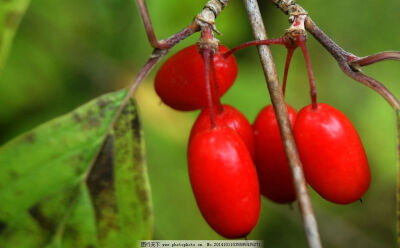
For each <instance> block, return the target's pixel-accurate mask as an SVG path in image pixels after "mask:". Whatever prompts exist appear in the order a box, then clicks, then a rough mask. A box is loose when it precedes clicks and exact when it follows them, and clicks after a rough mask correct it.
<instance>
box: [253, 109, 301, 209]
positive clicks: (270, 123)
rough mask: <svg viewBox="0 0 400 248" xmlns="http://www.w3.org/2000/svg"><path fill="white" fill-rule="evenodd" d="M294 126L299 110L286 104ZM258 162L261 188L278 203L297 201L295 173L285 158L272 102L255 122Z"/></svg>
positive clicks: (269, 197) (262, 191)
mask: <svg viewBox="0 0 400 248" xmlns="http://www.w3.org/2000/svg"><path fill="white" fill-rule="evenodd" d="M287 109H288V112H289V119H290V123H291V124H292V127H293V126H294V123H295V119H296V110H295V109H293V108H292V107H290V106H287ZM253 128H254V140H255V164H256V167H257V173H258V178H259V181H260V191H261V194H263V195H264V196H265V197H267V198H268V199H270V200H272V201H274V202H277V203H290V202H293V201H295V200H296V192H295V189H294V186H293V179H292V174H291V172H290V168H289V164H288V161H287V158H286V154H285V150H284V147H283V143H282V139H281V135H280V133H279V127H278V122H277V120H276V117H275V111H274V108H273V107H272V105H268V106H266V107H265V108H263V109H262V110H261V111H260V113H259V114H258V116H257V118H256V120H255V121H254V125H253Z"/></svg>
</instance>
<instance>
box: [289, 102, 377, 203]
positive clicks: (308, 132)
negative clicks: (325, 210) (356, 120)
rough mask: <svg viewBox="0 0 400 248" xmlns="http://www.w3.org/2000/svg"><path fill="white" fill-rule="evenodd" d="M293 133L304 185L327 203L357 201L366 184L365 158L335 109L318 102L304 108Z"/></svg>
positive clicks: (351, 130)
mask: <svg viewBox="0 0 400 248" xmlns="http://www.w3.org/2000/svg"><path fill="white" fill-rule="evenodd" d="M294 133H295V137H296V143H297V147H298V150H299V153H300V158H301V161H302V163H303V168H304V174H305V176H306V179H307V181H308V183H309V184H310V185H311V186H312V187H313V188H314V190H315V191H317V192H318V193H319V194H320V195H321V196H322V197H323V198H325V199H326V200H328V201H331V202H334V203H339V204H348V203H351V202H354V201H357V200H359V199H360V198H361V197H362V195H363V194H364V193H365V192H366V191H367V189H368V187H369V184H370V179H371V175H370V170H369V166H368V160H367V156H366V154H365V151H364V147H363V145H362V143H361V140H360V137H359V136H358V133H357V131H356V130H355V128H354V127H353V125H352V124H351V122H350V120H349V119H347V117H346V116H345V115H344V114H343V113H342V112H340V111H339V110H337V109H335V108H333V107H332V106H329V105H328V104H324V103H320V104H318V107H317V108H316V109H312V106H311V105H309V106H306V107H304V108H303V109H302V110H301V111H300V112H299V113H298V114H297V118H296V123H295V128H294Z"/></svg>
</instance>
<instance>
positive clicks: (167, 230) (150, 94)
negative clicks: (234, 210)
mask: <svg viewBox="0 0 400 248" xmlns="http://www.w3.org/2000/svg"><path fill="white" fill-rule="evenodd" d="M147 2H148V7H149V12H150V15H151V17H152V20H153V25H154V28H155V30H156V34H157V36H158V38H160V39H161V38H166V37H168V36H170V35H171V34H173V33H175V32H177V31H179V30H180V29H182V28H183V27H184V26H185V25H187V24H189V23H190V21H191V20H192V18H193V17H194V16H195V15H196V14H197V13H198V12H199V11H200V10H201V8H202V7H203V5H204V3H205V2H206V1H178V0H171V1H160V0H148V1H147ZM299 3H300V4H302V6H303V7H304V8H305V9H306V10H307V11H308V12H309V13H310V15H311V16H312V18H313V20H314V21H315V22H316V23H317V24H318V25H319V26H320V27H321V28H322V29H323V30H324V31H325V32H326V33H327V34H328V35H330V36H331V37H333V38H334V40H335V41H337V42H338V43H339V44H340V45H341V46H342V47H343V48H345V49H346V50H348V51H351V52H353V53H354V54H357V55H359V56H365V55H368V54H372V53H375V52H378V51H383V50H400V32H399V31H398V25H399V24H400V15H398V11H397V10H399V9H400V1H398V0H385V1H375V0H352V1H345V0H340V1H318V0H308V1H299ZM0 4H1V3H0ZM260 7H261V8H262V12H263V16H264V20H265V24H266V27H267V31H268V34H269V36H270V37H278V36H281V35H282V34H283V33H284V31H285V29H286V28H288V26H289V24H288V21H287V17H286V16H285V15H284V14H283V13H282V12H281V11H280V10H278V9H277V8H275V6H274V5H273V4H271V3H270V1H260ZM217 25H218V28H219V30H220V31H221V32H222V33H223V35H222V36H218V37H217V38H218V39H220V41H221V42H222V43H223V44H225V45H227V46H228V47H233V46H236V45H238V44H240V43H242V42H245V41H248V40H251V39H252V35H251V30H250V26H249V24H248V22H247V19H246V14H245V11H244V9H243V3H242V1H231V3H230V5H229V6H228V7H227V8H226V9H225V10H224V11H223V12H222V14H221V15H220V17H219V18H218V20H217ZM198 37H199V36H198V34H195V35H193V36H192V37H190V38H189V39H187V40H185V41H183V42H182V43H180V44H179V45H178V46H176V47H175V48H173V49H172V50H171V53H170V54H169V56H170V55H171V54H173V53H174V52H176V51H178V50H179V49H182V48H183V47H185V46H188V45H190V44H193V43H194V42H196V41H197V39H198ZM308 47H309V52H310V56H311V59H312V65H313V69H314V74H315V78H316V84H317V90H318V100H319V101H321V102H326V103H329V104H331V105H333V106H335V107H336V108H338V109H340V110H341V111H342V112H344V113H345V114H346V115H347V116H348V117H349V118H350V120H351V121H352V122H353V124H354V126H355V127H356V128H357V130H358V131H359V134H360V136H361V139H362V141H363V143H364V145H365V149H366V151H367V154H368V158H369V161H370V167H371V171H372V182H371V186H370V189H369V191H368V192H367V194H366V195H365V197H364V198H363V200H364V201H363V203H362V204H360V203H358V202H356V203H354V204H351V205H346V206H341V205H335V204H331V203H329V202H326V201H325V200H323V199H321V197H319V196H318V195H317V194H316V193H315V192H313V191H312V189H310V193H311V198H312V201H313V204H314V210H315V213H316V217H317V220H318V223H319V227H320V232H321V236H322V241H323V244H324V247H393V246H395V241H396V239H395V222H396V215H395V175H396V174H395V173H396V170H395V130H394V117H393V112H392V110H391V108H390V106H389V105H388V104H387V103H386V102H385V101H384V100H383V99H382V98H381V97H380V96H379V95H378V94H376V93H375V92H373V91H372V90H370V89H369V88H367V87H365V86H362V85H360V84H359V83H357V82H354V81H353V80H351V79H350V78H348V77H346V76H345V75H344V74H343V73H342V72H341V71H340V69H339V68H338V66H337V64H336V62H335V60H334V59H333V58H332V57H331V56H330V55H329V54H328V53H327V52H326V51H325V50H324V49H323V48H322V47H321V46H320V45H319V44H318V43H317V42H316V41H315V40H314V39H313V38H312V37H310V38H309V42H308ZM151 50H152V49H151V47H150V45H149V44H148V41H147V37H146V34H145V31H144V28H143V24H142V22H141V19H140V16H139V13H138V11H137V8H136V5H135V2H134V1H133V0H131V1H123V0H87V1H78V0H69V1H54V0H35V1H32V3H31V5H30V7H29V9H28V11H27V13H26V15H25V17H24V19H23V20H22V22H21V25H20V28H19V30H18V32H17V34H16V37H15V41H14V44H13V47H12V49H11V52H10V57H9V59H8V61H7V63H6V66H5V68H4V70H3V71H2V72H1V74H0V145H1V144H4V143H6V142H7V141H8V140H10V139H12V138H13V137H15V136H17V135H18V134H20V133H23V132H25V131H27V130H29V129H31V128H33V127H34V126H36V125H38V124H40V123H43V122H45V121H47V120H50V119H52V118H54V117H56V116H59V115H61V114H64V113H67V112H69V111H71V110H72V109H74V108H76V107H77V106H79V105H81V104H83V103H85V102H87V101H88V100H90V99H92V98H94V97H96V96H98V95H101V94H104V93H106V92H110V91H113V90H117V89H120V88H123V87H124V86H126V85H128V84H129V83H130V82H131V81H132V79H133V78H134V76H135V74H136V73H137V72H138V70H139V69H140V67H141V66H142V65H143V64H144V63H145V61H146V59H147V58H148V55H149V54H150V53H151ZM272 51H273V54H274V58H275V60H276V64H277V68H278V72H279V75H282V73H283V65H284V60H285V56H286V50H285V49H284V48H283V47H273V48H272ZM236 58H237V60H238V64H239V75H238V78H237V81H236V83H235V85H234V86H233V87H232V88H231V90H230V91H229V92H228V93H227V94H226V95H225V96H224V97H223V102H224V103H229V104H232V105H234V106H235V107H237V108H238V109H239V110H241V111H243V112H244V113H245V114H246V116H247V117H248V118H249V120H250V121H251V122H252V121H253V120H254V118H255V116H256V115H257V113H258V112H259V111H260V109H261V108H262V107H263V106H265V105H266V104H269V103H270V100H269V95H268V91H267V88H266V84H265V81H264V76H263V73H262V70H261V66H260V62H259V60H258V55H257V53H256V49H255V48H249V49H246V50H244V51H240V52H238V53H237V55H236ZM158 67H159V66H157V68H158ZM157 68H156V69H155V71H156V70H157ZM363 70H364V72H365V73H367V74H368V75H371V76H373V77H375V78H376V79H378V80H380V81H382V82H384V83H385V85H386V86H387V87H388V88H389V89H390V90H391V91H392V92H393V93H394V94H395V95H397V96H398V97H400V83H399V78H400V64H398V63H396V62H383V63H380V64H377V65H373V66H370V67H368V68H364V69H363ZM155 71H154V72H152V73H151V74H150V76H149V77H148V78H147V79H146V81H145V82H144V84H143V85H142V87H141V88H140V89H139V91H138V93H137V101H138V104H139V107H140V111H141V117H142V124H143V129H144V132H145V138H146V147H147V160H148V167H149V176H150V182H151V186H152V194H153V203H154V215H155V232H154V239H221V237H220V236H219V235H217V234H216V233H215V232H214V231H213V230H212V229H211V228H209V227H208V225H207V223H206V222H205V221H204V220H203V218H202V217H201V215H200V212H199V210H198V208H197V206H196V203H195V200H194V197H193V195H192V192H191V188H190V183H189V179H188V173H187V163H186V147H187V138H188V134H189V131H190V128H191V125H192V123H193V121H194V119H195V118H196V116H197V114H198V113H197V112H190V113H182V112H177V111H174V110H171V109H169V108H168V107H166V106H165V105H163V104H162V103H161V102H160V99H159V98H158V97H157V95H155V93H154V90H153V78H154V75H155ZM288 80H289V81H288V90H287V101H288V103H289V104H291V105H292V106H293V107H295V108H297V109H300V108H302V107H303V106H305V105H307V104H309V103H310V99H309V95H308V92H309V88H308V77H307V72H306V67H305V63H304V59H303V57H302V56H301V53H300V52H299V51H297V52H296V53H295V56H294V58H293V61H292V66H291V70H290V73H289V78H288ZM249 239H262V240H264V246H265V247H306V241H305V238H304V234H303V229H302V226H301V221H300V216H299V213H298V209H297V206H295V207H294V208H293V209H291V208H290V207H289V206H286V205H276V204H274V203H271V202H270V201H268V200H266V199H263V202H262V212H261V217H260V220H259V222H258V225H257V226H256V228H255V230H254V231H253V232H252V233H251V234H250V236H249Z"/></svg>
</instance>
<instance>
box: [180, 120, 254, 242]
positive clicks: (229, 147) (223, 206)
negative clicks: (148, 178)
mask: <svg viewBox="0 0 400 248" xmlns="http://www.w3.org/2000/svg"><path fill="white" fill-rule="evenodd" d="M188 160H189V176H190V182H191V185H192V189H193V193H194V196H195V198H196V201H197V204H198V206H199V208H200V211H201V213H202V215H203V217H204V218H205V219H206V221H207V222H208V224H209V225H210V226H211V227H212V228H213V229H214V230H215V231H216V232H217V233H219V234H220V235H222V236H224V237H226V238H240V237H244V236H246V235H247V234H248V233H250V231H251V230H252V229H253V228H254V226H255V225H256V224H257V221H258V217H259V214H260V192H259V186H258V179H257V173H256V170H255V167H254V165H253V161H252V159H251V157H250V154H249V152H248V151H247V148H246V145H245V144H244V143H243V141H242V139H241V138H240V137H239V135H238V134H236V133H235V132H234V131H233V130H232V129H230V128H227V127H216V128H214V129H210V130H206V131H203V132H201V133H198V134H197V135H196V136H194V137H193V140H192V142H190V144H189V152H188Z"/></svg>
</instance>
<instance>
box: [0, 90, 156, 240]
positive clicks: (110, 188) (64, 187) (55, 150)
mask: <svg viewBox="0 0 400 248" xmlns="http://www.w3.org/2000/svg"><path fill="white" fill-rule="evenodd" d="M126 94H127V92H126V91H125V90H124V91H120V92H115V93H110V94H107V95H104V96H101V97H99V98H97V99H95V100H93V101H91V102H89V103H87V104H86V105H84V106H82V107H80V108H78V109H76V110H75V111H73V112H71V113H69V114H67V115H64V116H62V117H59V118H57V119H55V120H52V121H50V122H48V123H46V124H44V125H41V126H39V127H38V128H36V129H34V130H33V131H30V132H28V133H26V134H24V135H22V136H20V137H18V138H16V139H14V140H12V141H11V142H9V143H8V144H6V145H4V146H3V147H0V199H1V201H2V204H0V244H1V247H136V246H137V245H138V240H140V239H150V238H151V235H152V223H153V217H152V206H151V199H150V187H149V182H148V178H147V171H146V166H145V162H144V161H145V158H144V142H143V138H142V132H141V129H140V123H139V119H138V114H137V112H136V107H135V103H134V101H133V100H130V101H129V102H128V104H127V105H126V106H125V108H124V109H123V111H122V112H121V114H120V116H119V117H118V119H117V121H116V123H115V125H114V127H113V128H112V130H111V131H110V132H109V135H107V131H108V128H109V126H110V124H111V123H112V120H113V117H114V116H115V115H116V114H117V111H118V108H119V106H120V105H121V103H122V101H123V99H124V97H125V96H126Z"/></svg>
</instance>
